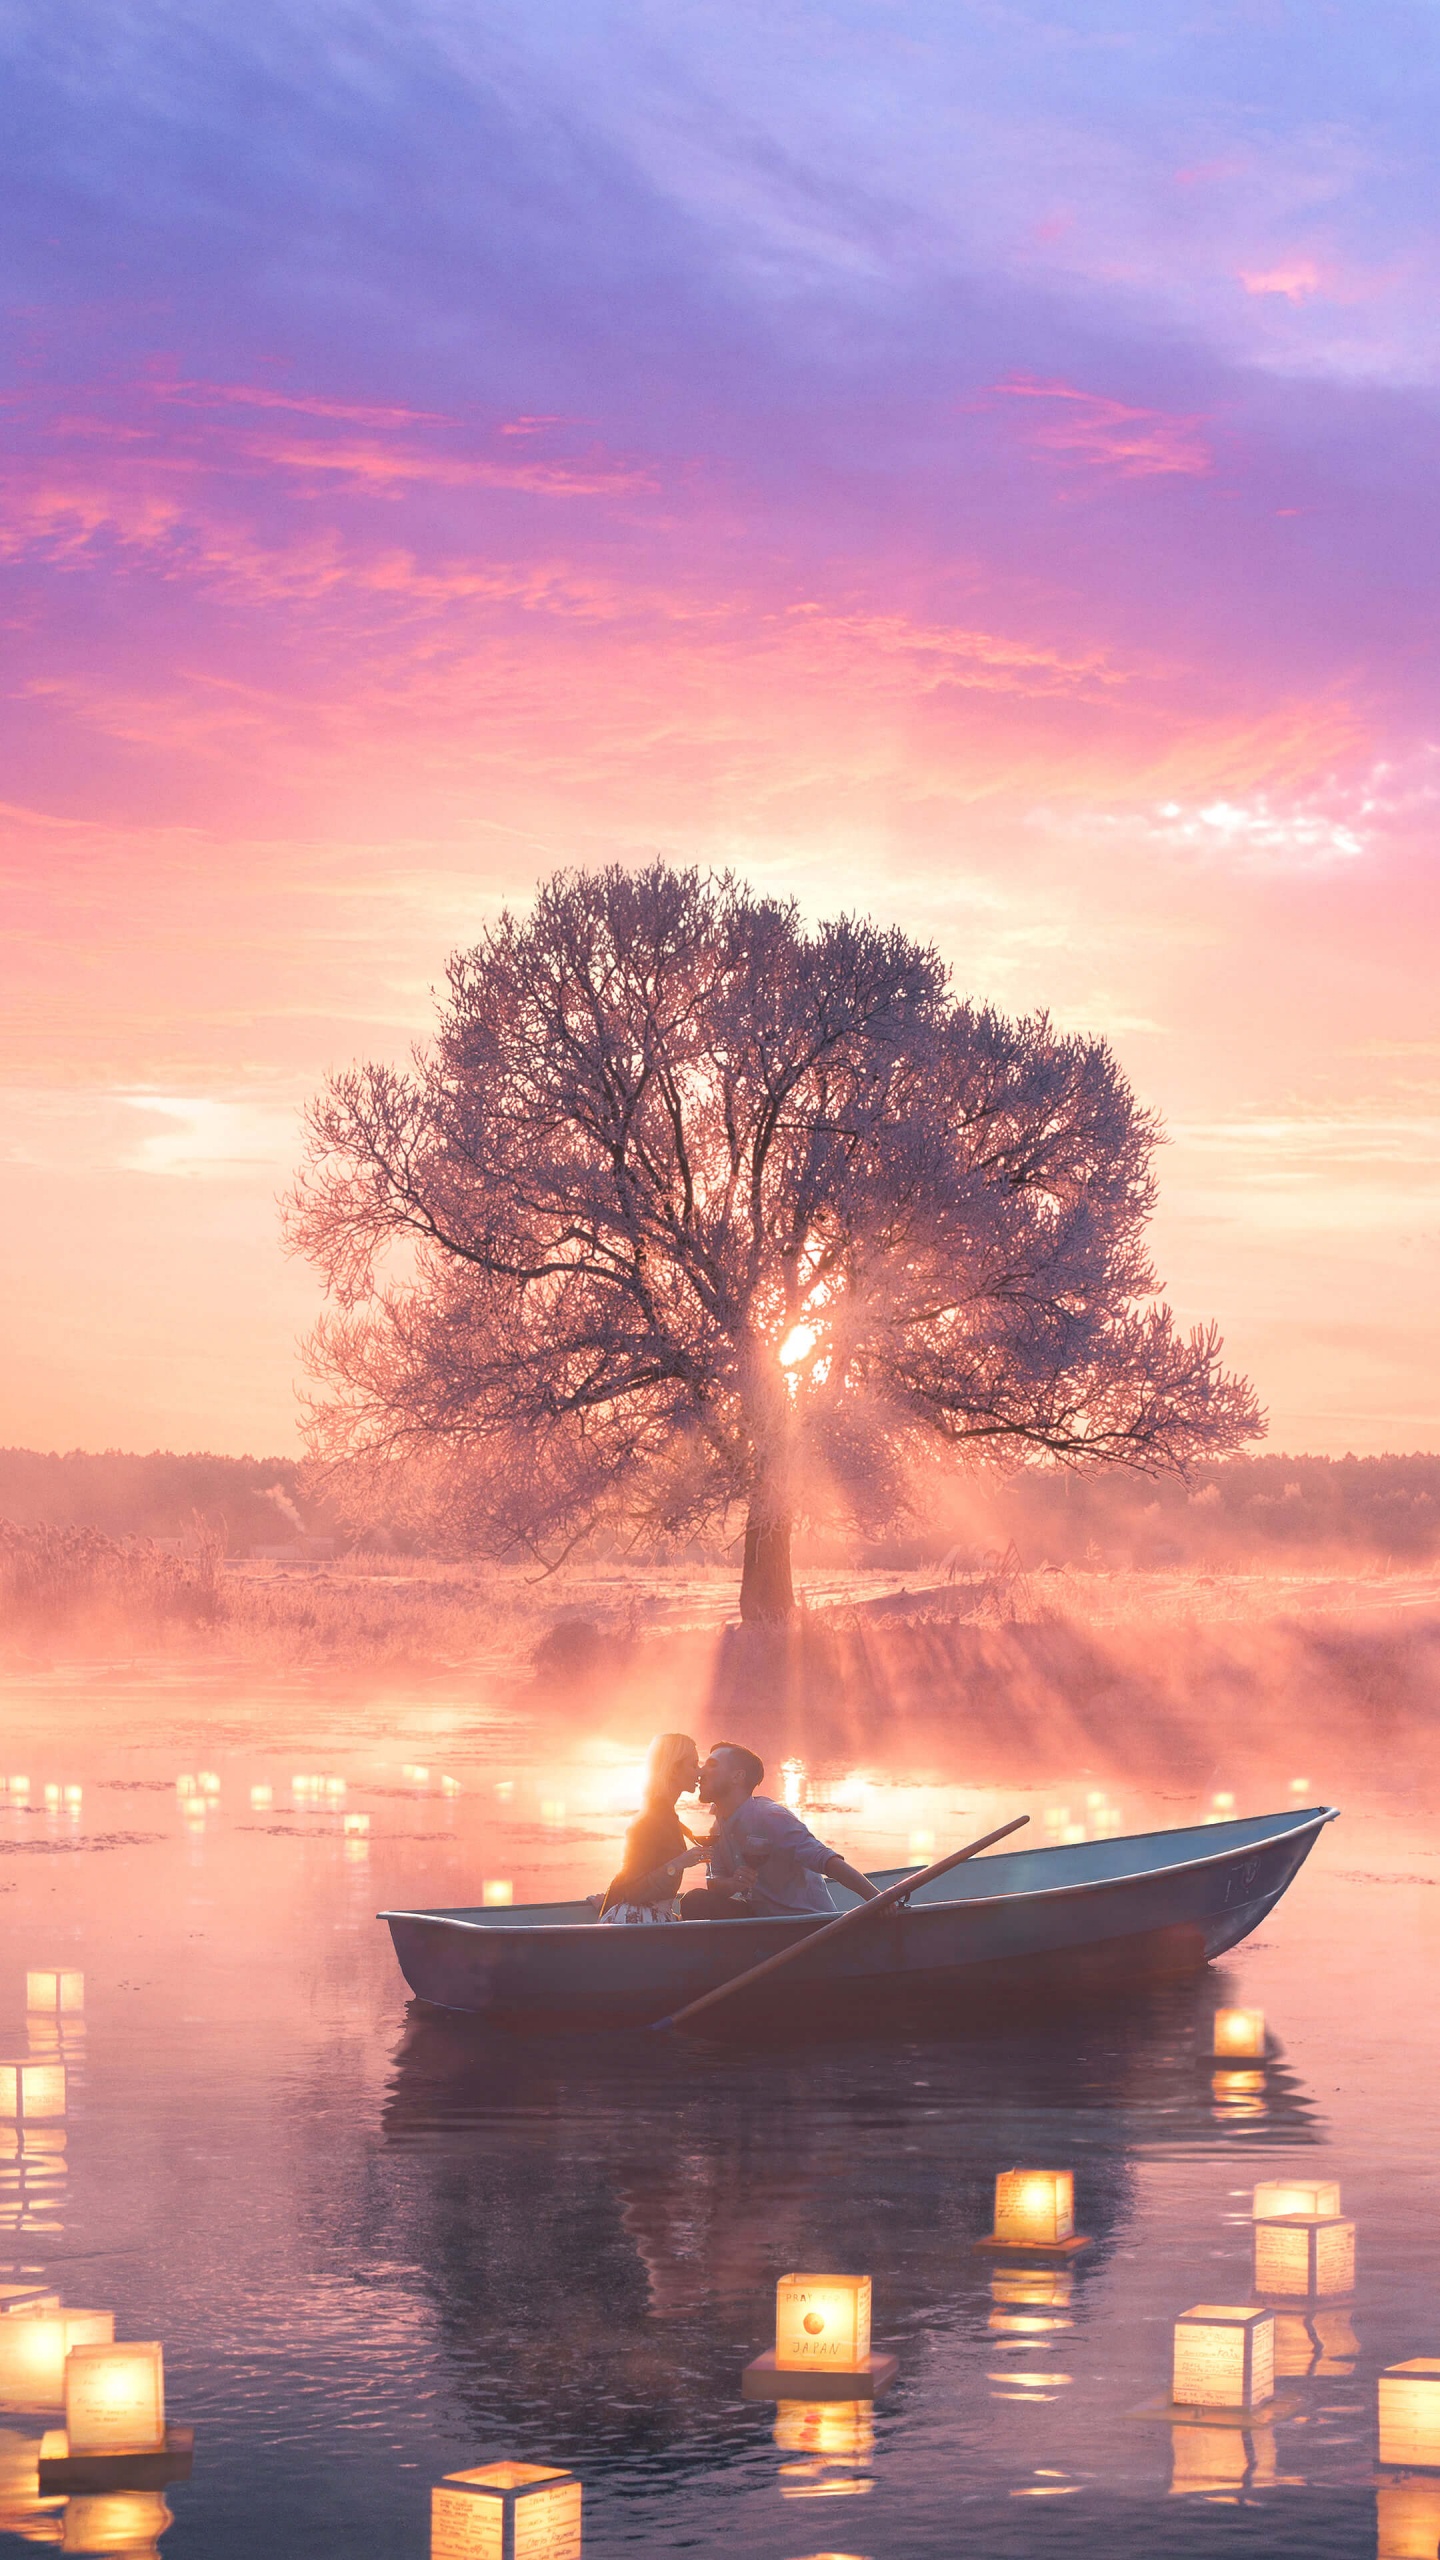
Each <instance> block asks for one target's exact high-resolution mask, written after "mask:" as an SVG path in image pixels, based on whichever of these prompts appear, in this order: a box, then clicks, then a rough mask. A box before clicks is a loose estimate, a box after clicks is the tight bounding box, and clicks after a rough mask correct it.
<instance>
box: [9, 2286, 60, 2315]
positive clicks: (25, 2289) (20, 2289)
mask: <svg viewBox="0 0 1440 2560" xmlns="http://www.w3.org/2000/svg"><path fill="white" fill-rule="evenodd" d="M59 2308H60V2296H59V2294H58V2293H49V2292H47V2290H46V2288H45V2286H44V2285H43V2284H0V2318H4V2317H5V2316H6V2314H7V2313H22V2312H27V2311H58V2310H59Z"/></svg>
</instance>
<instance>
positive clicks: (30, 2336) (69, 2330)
mask: <svg viewBox="0 0 1440 2560" xmlns="http://www.w3.org/2000/svg"><path fill="white" fill-rule="evenodd" d="M114 2335H115V2315H114V2313H113V2311H71V2310H68V2309H67V2310H60V2311H26V2312H22V2313H20V2314H18V2315H17V2316H16V2318H14V2319H13V2320H0V2409H63V2408H64V2406H65V2362H66V2358H67V2357H68V2355H69V2353H70V2350H71V2348H72V2347H88V2346H103V2345H105V2344H107V2343H108V2342H109V2340H110V2339H112V2338H113V2337H114Z"/></svg>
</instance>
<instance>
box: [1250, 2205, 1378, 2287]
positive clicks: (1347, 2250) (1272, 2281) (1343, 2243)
mask: <svg viewBox="0 0 1440 2560" xmlns="http://www.w3.org/2000/svg"><path fill="white" fill-rule="evenodd" d="M1354 2289H1355V2225H1354V2223H1353V2222H1342V2221H1340V2220H1339V2218H1338V2217H1337V2216H1334V2215H1329V2214H1318V2213H1287V2214H1277V2215H1273V2216H1267V2217H1266V2219H1265V2220H1263V2221H1257V2223H1256V2224H1255V2290H1256V2292H1257V2293H1281V2294H1285V2293H1307V2294H1315V2293H1353V2292H1354Z"/></svg>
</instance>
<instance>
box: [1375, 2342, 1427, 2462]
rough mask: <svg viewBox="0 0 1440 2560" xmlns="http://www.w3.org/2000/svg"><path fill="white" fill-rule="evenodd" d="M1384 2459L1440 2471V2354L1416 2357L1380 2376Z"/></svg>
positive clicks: (1381, 2433)
mask: <svg viewBox="0 0 1440 2560" xmlns="http://www.w3.org/2000/svg"><path fill="white" fill-rule="evenodd" d="M1380 2459H1381V2461H1382V2462H1383V2463H1386V2464H1393V2465H1394V2466H1395V2467H1396V2468H1397V2469H1399V2470H1404V2471H1440V2356H1412V2357H1411V2358H1410V2361H1409V2363H1408V2364H1392V2365H1387V2366H1386V2368H1385V2371H1384V2372H1383V2373H1382V2374H1381V2376H1380Z"/></svg>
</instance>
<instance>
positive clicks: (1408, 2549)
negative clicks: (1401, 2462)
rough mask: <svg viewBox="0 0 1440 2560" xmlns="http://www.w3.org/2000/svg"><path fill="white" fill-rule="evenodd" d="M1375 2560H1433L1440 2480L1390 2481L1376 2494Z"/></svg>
mask: <svg viewBox="0 0 1440 2560" xmlns="http://www.w3.org/2000/svg"><path fill="white" fill-rule="evenodd" d="M1375 2528H1376V2530H1375V2560H1435V2553H1436V2548H1437V2546H1440V2481H1435V2480H1393V2481H1389V2482H1382V2484H1381V2486H1380V2487H1379V2488H1378V2489H1377V2490H1376V2492H1375Z"/></svg>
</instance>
